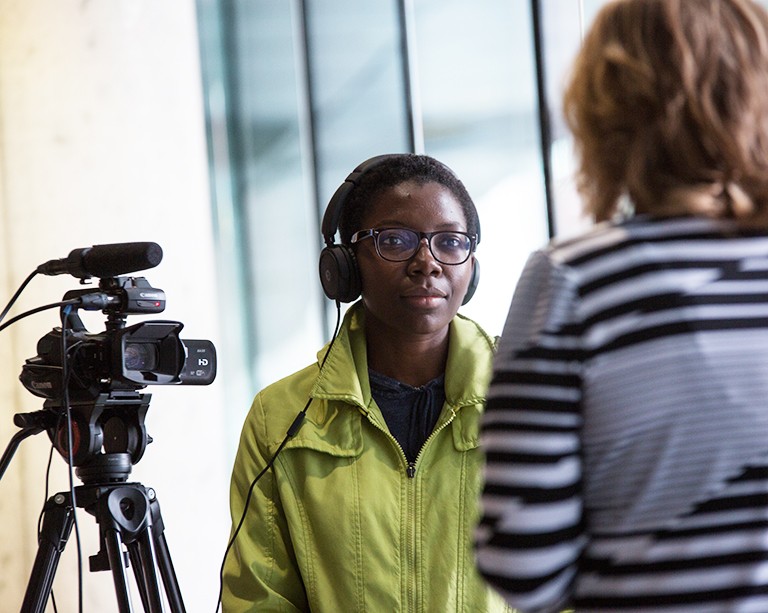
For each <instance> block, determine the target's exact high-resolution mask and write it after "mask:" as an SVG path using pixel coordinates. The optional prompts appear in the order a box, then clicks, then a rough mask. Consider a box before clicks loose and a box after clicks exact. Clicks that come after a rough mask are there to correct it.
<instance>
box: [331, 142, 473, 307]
mask: <svg viewBox="0 0 768 613" xmlns="http://www.w3.org/2000/svg"><path fill="white" fill-rule="evenodd" d="M400 155H402V154H384V155H377V156H375V157H372V158H370V159H368V160H366V161H365V162H363V163H361V164H360V165H358V166H357V168H355V169H354V170H353V171H352V172H351V173H350V174H349V175H348V176H347V178H346V179H345V180H344V183H342V184H341V185H340V186H339V187H338V188H337V189H336V192H335V193H334V194H333V196H332V197H331V199H330V201H329V202H328V206H327V207H326V209H325V214H324V215H323V223H322V228H321V229H322V232H323V238H324V239H325V247H324V248H323V250H322V251H321V252H320V283H321V284H322V286H323V291H324V292H325V295H326V296H328V298H330V299H331V300H338V301H339V302H353V301H354V300H357V298H358V297H359V296H360V291H361V289H362V281H361V279H360V269H359V268H358V265H357V258H356V257H355V253H354V251H353V250H352V248H351V247H350V246H349V245H343V244H336V243H335V242H334V236H335V235H336V232H337V231H338V229H339V220H340V219H341V213H342V211H343V209H344V206H345V203H346V201H347V200H348V199H349V195H350V193H351V192H352V190H353V189H354V188H355V187H356V186H357V185H358V184H359V182H360V179H361V177H362V176H363V175H364V174H365V173H366V172H368V171H369V170H371V169H372V168H375V167H376V166H379V165H380V164H381V163H382V162H384V161H386V160H388V159H390V158H394V157H399V156H400ZM443 166H445V165H444V164H443ZM445 168H446V169H448V170H449V172H451V174H454V173H453V171H452V170H450V169H449V168H448V167H447V166H445ZM477 240H478V242H480V226H479V222H478V228H477ZM479 282H480V264H479V263H478V261H477V258H475V259H474V263H473V266H472V277H471V278H470V281H469V286H468V287H467V293H466V294H464V300H463V301H462V303H461V304H462V305H465V304H467V302H469V300H470V298H472V296H473V295H474V293H475V290H476V289H477V285H478V283H479Z"/></svg>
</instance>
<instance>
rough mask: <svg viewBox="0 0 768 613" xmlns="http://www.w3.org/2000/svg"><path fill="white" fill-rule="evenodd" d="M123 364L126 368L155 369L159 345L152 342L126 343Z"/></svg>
mask: <svg viewBox="0 0 768 613" xmlns="http://www.w3.org/2000/svg"><path fill="white" fill-rule="evenodd" d="M123 364H124V366H125V368H126V370H154V369H155V368H157V347H155V345H154V344H152V343H126V345H125V349H124V350H123Z"/></svg>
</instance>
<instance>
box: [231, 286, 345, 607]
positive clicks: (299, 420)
mask: <svg viewBox="0 0 768 613" xmlns="http://www.w3.org/2000/svg"><path fill="white" fill-rule="evenodd" d="M340 326H341V302H340V301H339V300H336V327H335V328H334V330H333V336H332V337H331V341H330V343H329V344H328V350H327V351H326V352H325V355H324V356H323V360H322V362H320V373H318V377H319V376H320V374H321V373H322V371H323V366H325V361H326V360H327V359H328V356H329V355H330V353H331V349H333V344H334V343H335V342H336V338H337V337H338V334H339V328H340ZM312 400H314V398H313V397H312V396H310V397H309V398H308V399H307V404H305V405H304V408H303V409H301V411H299V413H298V414H297V415H296V418H295V419H294V420H293V423H292V424H291V425H290V427H289V428H288V431H287V432H286V434H285V437H284V438H283V440H282V442H281V443H280V445H279V446H278V448H277V450H276V451H275V453H274V454H273V455H272V457H271V458H270V460H269V461H268V462H267V463H266V465H265V466H264V468H262V469H261V471H260V472H259V474H258V475H256V477H255V478H254V479H253V481H251V484H250V486H249V487H248V494H247V495H246V497H245V503H244V504H243V512H242V514H241V515H240V521H239V522H238V523H237V527H236V528H235V530H234V532H233V533H232V536H231V537H230V539H229V543H227V548H226V549H225V550H224V558H223V559H222V561H221V569H220V570H219V596H218V599H217V600H216V613H218V610H219V607H220V606H221V596H222V593H223V591H224V565H225V563H226V561H227V555H228V554H229V552H230V550H231V549H232V546H233V545H234V544H235V539H236V538H237V535H238V534H239V533H240V529H241V528H242V527H243V523H244V522H245V518H246V515H247V512H248V504H249V503H250V501H251V496H252V494H253V489H254V488H255V487H256V484H257V483H258V482H259V479H261V478H262V477H263V476H264V474H265V473H266V472H267V471H268V470H269V469H270V468H272V466H273V465H274V463H275V460H276V459H277V456H278V455H279V454H280V452H281V451H282V450H283V447H285V445H286V444H287V443H288V441H289V439H291V438H293V437H294V436H295V435H296V433H297V432H298V431H299V428H301V425H302V424H303V423H304V418H305V417H306V416H307V409H309V405H310V404H312Z"/></svg>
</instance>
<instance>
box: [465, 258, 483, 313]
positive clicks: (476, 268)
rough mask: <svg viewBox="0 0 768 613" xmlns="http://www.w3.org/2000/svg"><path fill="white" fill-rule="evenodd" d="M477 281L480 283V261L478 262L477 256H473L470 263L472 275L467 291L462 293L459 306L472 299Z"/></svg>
mask: <svg viewBox="0 0 768 613" xmlns="http://www.w3.org/2000/svg"><path fill="white" fill-rule="evenodd" d="M478 283H480V262H478V261H477V258H475V261H474V262H473V263H472V277H471V278H470V280H469V285H468V286H467V293H466V294H464V300H462V302H461V306H464V305H465V304H467V302H469V301H470V300H471V299H472V296H474V295H475V290H476V289H477V284H478Z"/></svg>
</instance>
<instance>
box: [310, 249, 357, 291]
mask: <svg viewBox="0 0 768 613" xmlns="http://www.w3.org/2000/svg"><path fill="white" fill-rule="evenodd" d="M320 283H321V284H322V286H323V291H324V292H325V295H326V296H328V298H330V299H331V300H338V301H339V302H352V301H354V300H357V298H358V297H359V296H360V290H361V285H362V283H361V281H360V271H359V270H358V268H357V258H356V257H355V254H354V252H353V251H352V249H350V248H349V247H348V246H346V245H332V246H329V247H325V248H324V249H323V250H322V251H321V252H320Z"/></svg>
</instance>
